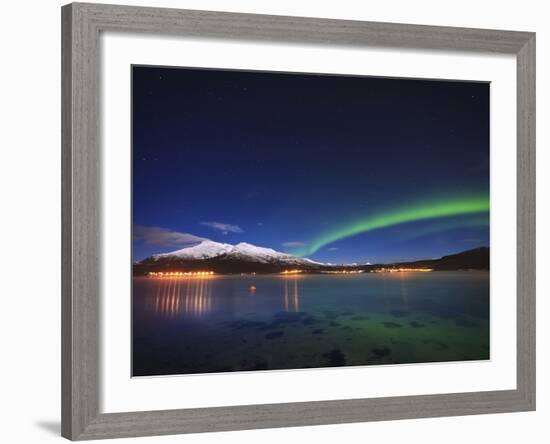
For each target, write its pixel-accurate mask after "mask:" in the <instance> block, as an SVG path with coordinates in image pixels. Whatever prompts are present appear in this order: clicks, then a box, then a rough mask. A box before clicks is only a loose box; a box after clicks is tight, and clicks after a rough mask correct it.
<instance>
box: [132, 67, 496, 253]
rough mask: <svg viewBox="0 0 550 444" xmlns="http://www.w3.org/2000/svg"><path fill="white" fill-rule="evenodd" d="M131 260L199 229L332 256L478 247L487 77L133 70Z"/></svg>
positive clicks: (484, 209) (199, 233)
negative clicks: (457, 79)
mask: <svg viewBox="0 0 550 444" xmlns="http://www.w3.org/2000/svg"><path fill="white" fill-rule="evenodd" d="M132 77H133V79H132V88H133V93H132V100H133V129H132V131H133V134H132V138H133V224H134V241H133V251H134V253H133V254H134V260H139V259H142V258H144V257H146V256H149V255H151V254H154V253H161V252H167V251H172V250H176V249H180V248H183V247H185V246H188V245H192V244H193V243H196V242H197V241H198V240H199V239H198V238H208V239H211V240H214V241H218V242H227V243H231V244H235V243H238V242H249V243H252V244H254V245H258V246H263V247H270V248H273V249H275V250H277V251H283V252H289V253H292V254H297V255H301V256H306V257H310V258H312V259H316V260H321V261H325V262H332V263H343V262H346V263H350V262H361V263H362V262H371V263H375V262H378V263H380V262H390V261H396V260H412V259H419V258H432V257H440V256H442V255H445V254H450V253H456V252H460V251H463V250H468V249H471V248H475V247H479V246H487V245H489V224H488V215H489V213H488V203H489V84H488V83H478V82H449V81H426V80H406V79H388V78H375V77H352V76H328V75H312V74H285V73H267V72H245V71H227V70H203V69H183V68H158V67H133V72H132Z"/></svg>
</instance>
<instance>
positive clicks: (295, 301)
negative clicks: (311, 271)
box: [284, 277, 300, 312]
mask: <svg viewBox="0 0 550 444" xmlns="http://www.w3.org/2000/svg"><path fill="white" fill-rule="evenodd" d="M284 281H285V311H293V312H297V311H300V294H299V291H298V278H297V277H295V278H285V279H284Z"/></svg>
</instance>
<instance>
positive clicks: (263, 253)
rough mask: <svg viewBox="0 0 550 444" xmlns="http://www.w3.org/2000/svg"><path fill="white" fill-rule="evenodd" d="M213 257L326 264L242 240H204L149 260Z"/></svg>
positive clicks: (267, 261)
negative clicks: (230, 242)
mask: <svg viewBox="0 0 550 444" xmlns="http://www.w3.org/2000/svg"><path fill="white" fill-rule="evenodd" d="M213 258H223V259H224V260H231V259H235V260H241V261H242V260H244V261H251V262H258V263H262V264H273V263H279V264H288V265H324V264H322V263H320V262H315V261H312V260H311V259H306V258H301V257H297V256H293V255H291V254H287V253H281V252H279V251H275V250H273V249H272V248H264V247H258V246H256V245H252V244H248V243H246V242H241V243H239V244H237V245H231V244H225V243H220V242H214V241H211V240H204V241H202V242H200V243H199V244H197V245H193V246H190V247H187V248H182V249H180V250H176V251H172V252H170V253H162V254H156V255H153V256H152V257H151V258H148V259H146V261H147V260H149V261H150V260H153V261H166V260H180V261H181V260H186V261H196V260H206V259H213Z"/></svg>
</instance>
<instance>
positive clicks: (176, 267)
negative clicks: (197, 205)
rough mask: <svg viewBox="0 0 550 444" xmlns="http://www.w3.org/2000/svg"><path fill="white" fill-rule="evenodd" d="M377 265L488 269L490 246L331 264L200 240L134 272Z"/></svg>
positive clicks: (368, 267)
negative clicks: (379, 261) (398, 259)
mask: <svg viewBox="0 0 550 444" xmlns="http://www.w3.org/2000/svg"><path fill="white" fill-rule="evenodd" d="M377 268H386V269H387V268H430V269H433V270H435V271H439V270H468V269H475V270H488V269H489V248H488V247H480V248H475V249H472V250H466V251H462V252H460V253H456V254H449V255H445V256H442V257H441V258H439V259H423V260H417V261H411V262H393V263H389V264H327V263H322V262H316V261H313V260H311V259H307V258H301V257H297V256H293V255H291V254H288V253H281V252H278V251H276V250H274V249H272V248H265V247H258V246H256V245H252V244H249V243H246V242H241V243H239V244H236V245H232V244H226V243H221V242H214V241H211V240H203V241H201V242H199V243H198V244H195V245H192V246H189V247H186V248H182V249H179V250H175V251H172V252H169V253H161V254H155V255H152V256H149V257H147V258H145V259H143V260H142V261H139V262H137V263H134V266H133V272H134V274H136V275H144V274H147V273H149V272H158V271H197V270H201V271H213V272H215V273H217V274H237V273H266V274H267V273H280V272H282V271H286V270H289V269H300V270H301V271H302V272H305V273H322V272H331V271H336V270H347V271H365V272H368V271H373V270H376V269H377Z"/></svg>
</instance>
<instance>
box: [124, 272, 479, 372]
mask: <svg viewBox="0 0 550 444" xmlns="http://www.w3.org/2000/svg"><path fill="white" fill-rule="evenodd" d="M252 286H254V287H256V291H251V290H250V288H251V287H252ZM132 328H133V344H132V350H133V355H132V361H133V370H132V372H133V375H134V376H152V375H173V374H189V373H212V372H231V371H251V370H276V369H298V368H312V367H334V366H351V365H379V364H404V363H423V362H424V363H425V362H445V361H468V360H486V359H489V342H490V341H489V273H488V272H484V271H454V272H442V271H439V272H428V273H419V272H399V273H364V274H356V275H289V276H282V275H256V276H253V275H245V276H209V277H203V278H201V277H174V278H169V277H163V278H158V277H134V278H133V323H132Z"/></svg>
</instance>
